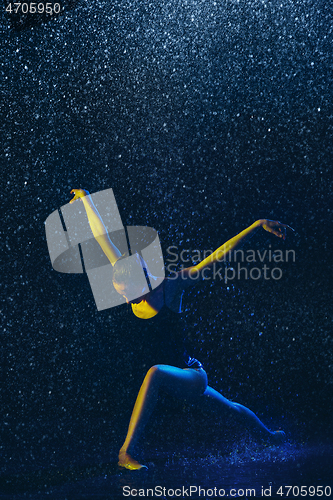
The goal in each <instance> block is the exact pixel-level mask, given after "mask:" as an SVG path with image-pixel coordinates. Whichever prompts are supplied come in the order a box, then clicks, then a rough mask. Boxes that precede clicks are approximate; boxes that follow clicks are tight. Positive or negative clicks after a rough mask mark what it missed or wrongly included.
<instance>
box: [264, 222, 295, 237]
mask: <svg viewBox="0 0 333 500" xmlns="http://www.w3.org/2000/svg"><path fill="white" fill-rule="evenodd" d="M261 226H262V227H263V228H264V229H265V231H268V232H269V233H272V234H275V236H278V237H279V238H282V239H283V240H285V239H286V235H287V229H289V230H290V231H293V232H294V229H293V228H292V227H290V226H288V225H287V224H282V222H279V221H278V220H269V219H263V220H262V221H261Z"/></svg>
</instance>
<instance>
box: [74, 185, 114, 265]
mask: <svg viewBox="0 0 333 500" xmlns="http://www.w3.org/2000/svg"><path fill="white" fill-rule="evenodd" d="M71 194H74V198H73V199H72V200H71V201H70V203H73V202H74V201H75V200H78V199H79V198H81V200H82V202H83V205H84V208H85V209H86V212H87V217H88V221H89V224H90V227H91V230H92V233H93V235H94V237H95V239H96V241H97V242H98V243H99V245H100V247H101V248H102V250H103V252H104V253H105V255H106V256H107V258H108V259H109V261H110V262H111V264H112V265H114V264H115V262H116V261H117V260H118V259H119V257H121V252H120V251H119V250H118V248H117V247H116V246H115V245H114V244H113V243H112V241H111V240H110V238H109V235H108V232H107V229H106V227H105V226H104V223H103V221H102V217H101V216H100V214H99V213H98V210H97V208H96V207H95V205H94V203H93V201H92V199H91V196H90V194H89V192H88V191H86V190H85V189H72V191H71Z"/></svg>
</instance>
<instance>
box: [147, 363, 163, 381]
mask: <svg viewBox="0 0 333 500" xmlns="http://www.w3.org/2000/svg"><path fill="white" fill-rule="evenodd" d="M160 374H161V369H160V365H154V366H152V367H151V368H149V370H148V371H147V373H146V376H145V381H146V382H155V381H157V380H159V378H160Z"/></svg>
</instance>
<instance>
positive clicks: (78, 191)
mask: <svg viewBox="0 0 333 500" xmlns="http://www.w3.org/2000/svg"><path fill="white" fill-rule="evenodd" d="M71 194H74V198H73V199H72V200H71V201H70V202H69V203H73V202H74V201H75V200H78V199H79V198H84V197H85V196H88V195H89V191H87V190H86V189H72V191H71Z"/></svg>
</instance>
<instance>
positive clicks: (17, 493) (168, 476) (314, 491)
mask: <svg viewBox="0 0 333 500" xmlns="http://www.w3.org/2000/svg"><path fill="white" fill-rule="evenodd" d="M63 435H64V434H63ZM80 437H82V436H80V435H79V433H78V435H77V436H73V434H72V433H68V439H62V440H58V442H57V443H56V442H55V441H53V442H50V441H49V440H48V438H47V436H46V435H44V439H43V429H40V433H39V434H38V441H37V442H35V444H33V441H34V440H33V436H31V437H30V441H29V438H28V437H27V439H26V440H24V439H22V440H21V441H19V442H18V443H17V445H16V446H14V445H13V443H12V444H11V445H10V446H9V445H8V446H3V447H2V474H1V484H0V498H1V499H12V500H21V499H26V498H30V499H36V500H37V499H44V498H45V499H46V498H48V499H57V500H58V499H59V500H65V499H68V500H72V499H73V500H74V499H94V500H97V499H118V498H119V499H120V498H135V497H138V498H139V497H150V498H151V497H153V493H154V497H155V498H164V499H166V498H167V499H169V498H177V497H178V498H204V499H208V498H219V497H221V496H222V495H223V494H224V496H227V495H228V496H230V497H231V496H234V497H243V498H250V497H253V496H256V497H263V496H264V495H263V492H262V488H264V490H265V493H266V495H265V496H270V497H271V498H300V496H305V492H306V493H307V495H306V496H308V497H311V498H319V497H320V492H321V489H320V488H319V489H318V486H322V487H323V488H322V490H323V495H322V496H321V498H329V496H330V495H329V493H330V491H331V490H330V487H332V490H333V474H332V471H333V458H332V450H333V447H332V446H331V445H330V443H327V442H326V443H325V444H323V443H319V442H317V443H296V442H292V441H288V442H287V443H285V444H283V445H282V446H280V447H276V446H268V445H267V444H263V443H258V442H256V441H254V440H252V439H250V438H248V437H245V438H243V439H241V440H240V441H238V442H237V441H236V442H232V440H229V442H228V443H227V445H224V443H223V442H221V443H219V442H215V443H214V445H211V444H209V443H211V440H209V439H207V443H203V442H202V441H201V440H200V442H198V443H197V444H191V445H190V444H189V443H188V442H187V443H185V445H184V444H181V443H179V442H178V443H177V444H175V443H174V440H170V441H167V440H166V441H165V442H164V445H163V446H162V447H161V444H160V443H159V446H158V449H157V446H154V445H153V444H152V443H151V442H149V443H147V442H145V445H144V447H143V448H142V450H139V455H140V459H142V461H143V462H144V463H146V464H147V465H148V470H141V471H135V472H132V471H127V470H120V469H119V468H118V466H117V449H116V448H115V449H112V450H111V453H110V447H109V443H107V440H105V442H104V443H100V442H98V443H97V442H96V440H94V436H92V439H91V441H89V437H88V436H86V437H85V438H84V439H78V438H80ZM43 443H44V444H43ZM171 443H173V444H172V445H171ZM161 450H163V451H161ZM280 486H282V489H280V490H279V487H280ZM288 486H293V487H294V488H293V490H290V491H289V488H288ZM301 486H303V490H302V491H303V495H300V492H301V489H300V487H301ZM191 487H192V489H190V488H191ZM199 487H201V491H199ZM310 487H312V488H310ZM325 487H326V490H325ZM163 488H165V489H163ZM183 488H184V489H183ZM214 488H216V490H214ZM147 489H150V491H147ZM232 489H235V491H231V490H232ZM151 490H153V491H151ZM223 490H225V491H223ZM246 490H248V491H246ZM249 490H252V491H249ZM279 491H280V493H283V496H282V495H279V494H278V492H279ZM325 494H326V495H325Z"/></svg>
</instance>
